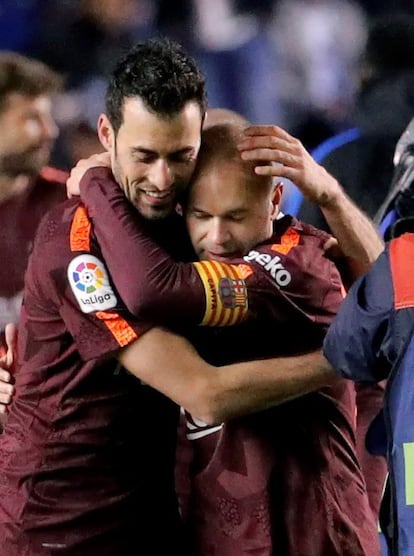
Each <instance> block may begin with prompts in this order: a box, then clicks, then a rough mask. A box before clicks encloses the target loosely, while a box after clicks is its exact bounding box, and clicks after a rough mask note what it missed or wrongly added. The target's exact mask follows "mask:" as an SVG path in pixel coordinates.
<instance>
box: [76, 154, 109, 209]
mask: <svg viewBox="0 0 414 556" xmlns="http://www.w3.org/2000/svg"><path fill="white" fill-rule="evenodd" d="M100 167H102V168H111V157H110V155H109V153H107V152H105V153H99V154H93V155H91V156H90V157H89V158H84V159H82V160H79V162H78V163H77V164H76V166H74V167H73V168H72V170H71V172H70V176H69V178H68V180H67V182H66V193H67V196H68V197H69V199H70V198H71V197H73V196H76V195H80V190H79V184H80V182H81V180H82V178H83V176H84V175H85V174H86V172H87V171H88V170H90V169H91V168H100Z"/></svg>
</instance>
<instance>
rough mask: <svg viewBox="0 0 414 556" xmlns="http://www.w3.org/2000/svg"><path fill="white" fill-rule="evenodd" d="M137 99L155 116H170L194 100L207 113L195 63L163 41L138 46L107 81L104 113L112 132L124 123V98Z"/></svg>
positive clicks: (201, 80) (201, 78)
mask: <svg viewBox="0 0 414 556" xmlns="http://www.w3.org/2000/svg"><path fill="white" fill-rule="evenodd" d="M133 97H140V98H141V100H142V101H143V103H144V105H145V107H146V108H147V109H148V110H149V111H151V112H154V113H155V114H159V115H161V116H165V117H169V116H174V115H175V114H177V113H178V112H180V111H181V110H182V109H183V108H184V106H185V104H186V103H187V102H190V101H194V102H196V103H198V104H199V106H200V111H201V113H202V114H204V112H205V110H206V104H207V101H206V90H205V79H204V76H203V74H202V73H201V71H200V70H199V69H198V67H197V65H196V63H195V61H194V60H193V59H192V58H191V57H190V56H188V55H187V54H186V52H185V51H184V49H183V48H182V47H181V45H179V44H178V43H176V42H173V41H171V40H169V39H166V38H157V39H149V40H146V41H143V42H139V43H137V44H136V45H135V46H133V47H132V48H131V49H130V50H129V51H128V52H127V54H126V55H125V56H124V57H123V58H121V60H120V61H119V62H118V64H117V66H116V68H115V70H114V71H113V74H112V78H111V79H110V81H109V85H108V90H107V94H106V113H107V116H108V118H109V121H110V122H111V125H112V127H113V129H114V131H115V133H116V132H117V131H118V130H119V128H120V127H121V125H122V122H123V107H124V102H125V99H126V98H133Z"/></svg>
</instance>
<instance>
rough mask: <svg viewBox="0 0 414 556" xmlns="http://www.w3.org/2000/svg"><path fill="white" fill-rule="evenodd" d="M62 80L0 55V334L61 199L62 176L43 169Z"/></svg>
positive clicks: (14, 312) (14, 313)
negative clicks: (38, 237) (36, 243)
mask: <svg viewBox="0 0 414 556" xmlns="http://www.w3.org/2000/svg"><path fill="white" fill-rule="evenodd" d="M61 87H62V80H61V78H60V76H59V75H58V74H56V73H55V72H54V71H52V70H51V69H49V68H48V67H47V66H45V65H44V64H42V63H40V62H38V61H35V60H33V59H30V58H26V57H24V56H22V55H19V54H16V53H11V52H0V128H1V134H0V221H1V232H0V260H1V262H2V264H1V266H0V332H1V333H3V332H4V327H5V324H6V323H8V322H14V323H16V322H17V321H18V317H19V313H20V305H21V300H22V292H23V282H24V273H25V270H26V267H27V263H28V259H29V254H30V251H31V248H32V242H33V239H34V236H35V233H36V230H37V227H38V224H39V222H40V220H41V218H42V217H43V215H44V214H45V213H46V212H47V211H48V210H49V208H51V207H52V206H54V205H56V204H57V203H58V202H60V201H63V200H64V198H65V188H64V186H63V184H64V182H65V181H66V177H67V176H66V174H65V173H64V172H61V171H59V170H55V169H52V168H49V167H47V164H48V162H49V157H50V154H51V150H52V147H53V143H54V141H55V139H56V137H57V135H58V129H57V126H56V124H55V122H54V119H53V116H52V96H53V94H54V93H57V92H58V91H60V90H61Z"/></svg>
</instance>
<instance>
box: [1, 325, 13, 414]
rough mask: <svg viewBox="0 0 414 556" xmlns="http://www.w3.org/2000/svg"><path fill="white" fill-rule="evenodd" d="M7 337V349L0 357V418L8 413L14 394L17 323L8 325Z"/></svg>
mask: <svg viewBox="0 0 414 556" xmlns="http://www.w3.org/2000/svg"><path fill="white" fill-rule="evenodd" d="M5 337H6V347H7V351H6V353H5V355H3V356H2V357H0V420H1V418H2V417H3V416H4V415H5V414H6V413H7V411H8V407H9V405H10V403H11V401H12V399H13V394H14V386H13V384H12V382H13V367H14V363H15V353H16V343H17V328H16V325H15V324H7V325H6V329H5Z"/></svg>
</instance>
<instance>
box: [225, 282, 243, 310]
mask: <svg viewBox="0 0 414 556" xmlns="http://www.w3.org/2000/svg"><path fill="white" fill-rule="evenodd" d="M218 289H219V295H220V299H221V302H222V303H223V307H224V308H225V309H235V308H236V307H247V290H246V284H245V283H244V280H233V279H231V278H220V281H219V287H218Z"/></svg>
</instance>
